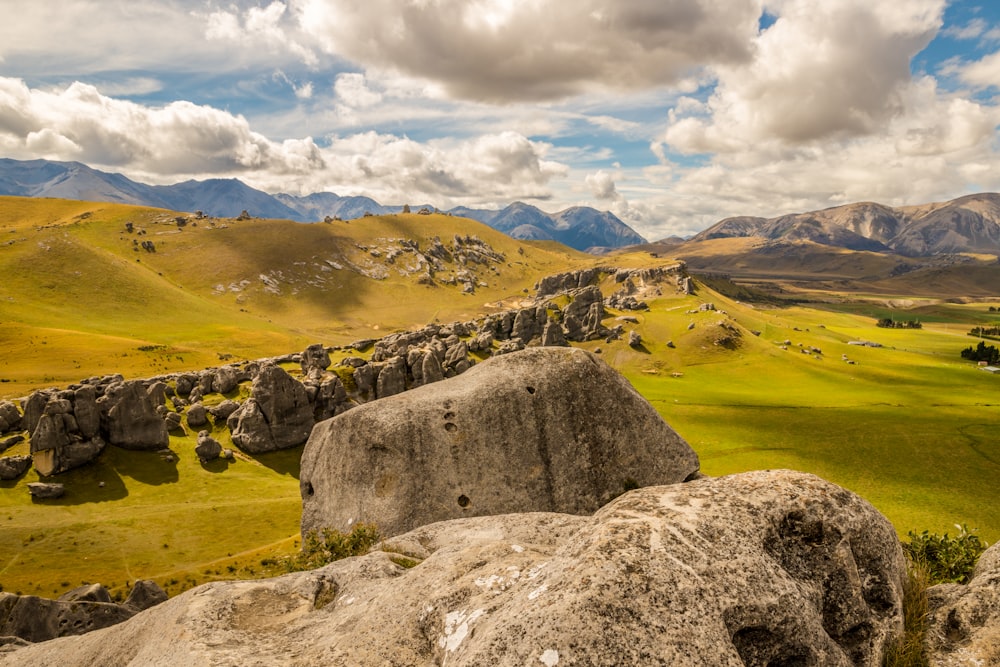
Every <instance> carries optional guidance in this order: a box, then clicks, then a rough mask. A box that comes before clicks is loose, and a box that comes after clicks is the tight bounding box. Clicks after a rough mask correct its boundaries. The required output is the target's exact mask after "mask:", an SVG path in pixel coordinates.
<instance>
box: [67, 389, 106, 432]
mask: <svg viewBox="0 0 1000 667" xmlns="http://www.w3.org/2000/svg"><path fill="white" fill-rule="evenodd" d="M73 416H74V417H75V418H76V424H77V428H79V430H80V435H81V436H82V437H83V438H84V439H86V440H89V439H91V438H94V437H96V436H97V435H98V434H100V430H101V410H100V408H98V407H97V389H96V388H95V387H92V386H89V385H84V386H83V387H80V388H79V389H77V390H76V391H74V392H73Z"/></svg>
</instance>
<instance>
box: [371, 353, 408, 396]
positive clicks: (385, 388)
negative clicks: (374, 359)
mask: <svg viewBox="0 0 1000 667" xmlns="http://www.w3.org/2000/svg"><path fill="white" fill-rule="evenodd" d="M404 391H406V360H405V359H403V357H392V358H391V359H388V360H386V361H384V362H381V368H380V370H379V372H378V380H377V381H376V383H375V397H376V398H385V397H386V396H395V395H396V394H401V393H403V392H404Z"/></svg>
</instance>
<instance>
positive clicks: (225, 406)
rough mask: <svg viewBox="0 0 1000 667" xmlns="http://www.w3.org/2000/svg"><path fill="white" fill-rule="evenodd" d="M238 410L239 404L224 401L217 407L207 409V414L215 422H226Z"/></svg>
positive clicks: (227, 400)
mask: <svg viewBox="0 0 1000 667" xmlns="http://www.w3.org/2000/svg"><path fill="white" fill-rule="evenodd" d="M239 408H240V404H239V403H237V402H236V401H231V400H229V399H226V400H224V401H222V402H221V403H219V404H218V405H216V406H213V407H211V408H208V414H210V415H212V416H213V417H214V418H215V420H216V421H226V420H227V419H229V417H230V415H232V414H233V413H234V412H236V411H237V410H239Z"/></svg>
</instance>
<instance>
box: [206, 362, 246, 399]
mask: <svg viewBox="0 0 1000 667" xmlns="http://www.w3.org/2000/svg"><path fill="white" fill-rule="evenodd" d="M211 379H212V385H211V391H213V392H215V393H216V394H228V393H230V392H232V391H235V390H236V387H238V386H239V384H240V379H241V378H240V373H239V371H238V370H237V369H236V368H234V367H232V366H223V367H221V368H216V369H215V372H214V373H213V374H212V376H211ZM204 393H207V392H204Z"/></svg>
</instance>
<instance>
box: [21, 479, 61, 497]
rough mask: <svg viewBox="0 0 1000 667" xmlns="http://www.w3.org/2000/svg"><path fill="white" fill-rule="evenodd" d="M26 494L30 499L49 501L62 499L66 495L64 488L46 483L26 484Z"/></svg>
mask: <svg viewBox="0 0 1000 667" xmlns="http://www.w3.org/2000/svg"><path fill="white" fill-rule="evenodd" d="M28 493H29V494H31V497H32V498H38V499H42V500H44V499H51V498H62V497H63V496H64V495H66V487H65V486H64V485H62V484H54V483H48V482H32V483H30V484H28Z"/></svg>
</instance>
